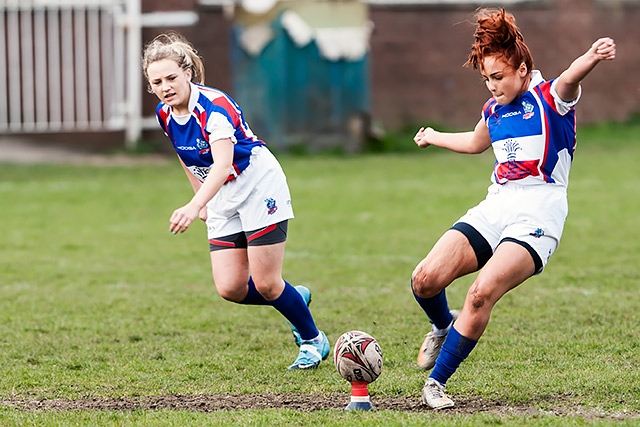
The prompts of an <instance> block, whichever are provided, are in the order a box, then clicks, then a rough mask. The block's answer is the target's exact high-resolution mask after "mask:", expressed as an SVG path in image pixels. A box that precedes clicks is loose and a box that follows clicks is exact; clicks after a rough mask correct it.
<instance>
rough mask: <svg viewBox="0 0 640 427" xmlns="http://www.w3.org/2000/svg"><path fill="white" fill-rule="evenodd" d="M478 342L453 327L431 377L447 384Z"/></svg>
mask: <svg viewBox="0 0 640 427" xmlns="http://www.w3.org/2000/svg"><path fill="white" fill-rule="evenodd" d="M477 342H478V341H474V340H470V339H469V338H465V337H463V336H462V335H460V333H459V332H458V331H456V328H455V326H453V327H451V329H450V330H449V333H448V334H447V338H446V339H445V340H444V344H442V349H441V350H440V354H439V355H438V358H437V359H436V366H435V367H434V368H433V371H431V375H429V378H433V379H435V380H436V381H438V382H439V383H440V384H442V385H445V384H446V383H447V380H448V379H449V378H450V377H451V375H453V373H454V372H455V371H456V370H457V369H458V367H459V366H460V364H461V363H462V362H463V361H464V360H465V359H466V358H467V357H468V356H469V353H471V350H473V348H474V347H475V346H476V344H477Z"/></svg>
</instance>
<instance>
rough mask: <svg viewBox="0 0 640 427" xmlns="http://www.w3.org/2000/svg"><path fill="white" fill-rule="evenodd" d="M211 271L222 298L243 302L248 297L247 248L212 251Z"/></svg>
mask: <svg viewBox="0 0 640 427" xmlns="http://www.w3.org/2000/svg"><path fill="white" fill-rule="evenodd" d="M211 271H212V273H213V281H214V283H215V285H216V289H217V291H218V293H219V294H220V296H221V297H223V298H225V299H228V300H231V301H241V300H242V299H243V298H244V297H245V296H246V295H247V286H248V285H247V283H248V281H249V260H248V258H247V249H246V248H231V249H222V250H215V251H211Z"/></svg>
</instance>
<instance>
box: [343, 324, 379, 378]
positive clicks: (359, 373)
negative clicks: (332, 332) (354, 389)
mask: <svg viewBox="0 0 640 427" xmlns="http://www.w3.org/2000/svg"><path fill="white" fill-rule="evenodd" d="M382 360H383V359H382V349H381V348H380V345H379V344H378V341H376V339H375V338H374V337H372V336H371V335H369V334H367V333H366V332H362V331H349V332H345V333H344V334H342V335H341V336H340V338H338V341H336V345H335V347H334V349H333V361H334V363H335V365H336V369H337V370H338V373H339V374H340V375H341V376H342V378H344V379H345V380H347V381H349V382H350V383H353V382H365V383H372V382H374V381H375V380H376V379H377V378H378V376H380V372H382Z"/></svg>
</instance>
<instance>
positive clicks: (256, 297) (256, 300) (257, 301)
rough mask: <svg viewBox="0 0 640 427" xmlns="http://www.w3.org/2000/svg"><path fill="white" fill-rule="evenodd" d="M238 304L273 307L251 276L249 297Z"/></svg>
mask: <svg viewBox="0 0 640 427" xmlns="http://www.w3.org/2000/svg"><path fill="white" fill-rule="evenodd" d="M238 304H243V305H271V302H270V301H267V300H266V299H265V298H264V297H263V296H262V294H260V292H258V290H257V289H256V284H255V283H253V278H252V277H251V276H249V291H248V292H247V296H246V297H244V299H243V300H242V301H240V302H239V303H238Z"/></svg>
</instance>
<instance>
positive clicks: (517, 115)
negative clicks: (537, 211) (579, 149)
mask: <svg viewBox="0 0 640 427" xmlns="http://www.w3.org/2000/svg"><path fill="white" fill-rule="evenodd" d="M553 82H554V80H551V81H544V79H543V78H542V75H541V74H540V72H539V71H535V70H534V71H533V72H532V80H531V84H530V85H529V89H528V91H527V92H525V93H524V94H522V95H521V96H519V97H517V98H516V99H514V100H513V101H512V102H511V103H509V104H507V105H499V104H498V103H497V102H496V100H495V98H491V99H489V100H488V101H487V102H486V103H485V105H484V107H483V108H482V117H483V119H484V122H485V124H486V125H487V128H488V129H489V134H490V136H491V145H492V147H493V152H494V154H495V156H496V163H495V167H494V170H493V175H492V177H491V180H492V181H493V182H494V183H497V184H505V183H507V182H510V181H517V182H518V184H520V185H539V184H545V183H551V184H556V185H560V186H563V187H566V186H567V185H568V183H569V170H570V169H571V162H572V161H573V152H574V150H575V147H576V118H575V108H574V105H575V104H576V103H577V102H578V99H579V98H580V97H579V96H578V99H576V100H574V101H572V102H564V101H562V100H561V99H560V98H559V97H558V95H557V94H556V93H555V90H554V86H553Z"/></svg>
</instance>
